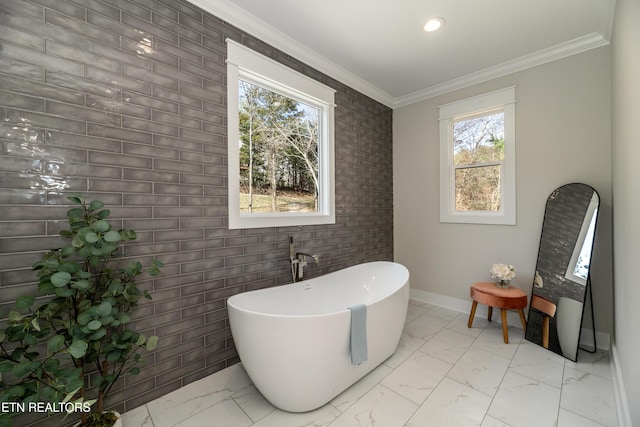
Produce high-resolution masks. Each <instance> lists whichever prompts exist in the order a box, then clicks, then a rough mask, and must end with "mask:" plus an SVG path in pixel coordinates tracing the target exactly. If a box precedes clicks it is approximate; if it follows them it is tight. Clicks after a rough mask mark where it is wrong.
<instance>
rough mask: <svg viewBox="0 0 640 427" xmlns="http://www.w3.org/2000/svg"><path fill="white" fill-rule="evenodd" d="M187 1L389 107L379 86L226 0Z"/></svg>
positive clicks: (389, 98)
mask: <svg viewBox="0 0 640 427" xmlns="http://www.w3.org/2000/svg"><path fill="white" fill-rule="evenodd" d="M188 1H189V3H191V4H194V5H196V6H198V7H200V8H201V9H203V10H206V11H207V12H209V13H211V14H212V15H214V16H217V17H218V18H220V19H223V20H225V21H227V22H229V23H230V24H231V25H234V26H236V27H238V28H239V29H241V30H243V31H246V32H247V33H249V34H251V35H252V36H254V37H257V38H258V39H260V40H262V41H263V42H265V43H268V44H270V45H272V46H273V47H275V48H277V49H279V50H281V51H283V52H285V53H286V54H288V55H291V56H292V57H294V58H296V59H297V60H299V61H302V62H304V63H305V64H307V65H308V66H310V67H313V68H315V69H316V70H318V71H320V72H322V73H324V74H327V75H328V76H330V77H332V78H334V79H336V80H338V81H340V82H341V83H343V84H345V85H347V86H349V87H351V88H352V89H355V90H357V91H359V92H362V93H363V94H365V95H367V96H369V97H371V98H373V99H374V100H376V101H378V102H380V103H381V104H384V105H386V106H387V107H390V108H392V107H393V105H394V101H395V100H394V98H393V97H392V96H391V95H389V94H388V93H387V92H385V91H383V90H382V89H380V88H378V87H376V86H374V85H372V84H371V83H369V82H367V81H366V80H363V79H362V78H360V77H358V76H357V75H355V74H353V73H351V72H349V71H347V70H345V69H344V68H342V67H340V66H339V65H337V64H335V63H334V62H332V61H330V60H328V59H327V58H325V57H324V56H322V55H320V54H319V53H316V52H314V51H313V50H311V49H309V48H308V47H307V46H305V45H303V44H302V43H299V42H298V41H296V40H295V39H293V38H291V37H289V36H288V35H286V34H284V33H283V32H282V31H279V30H278V29H276V28H274V27H273V26H271V25H269V24H267V23H266V22H264V21H262V20H261V19H259V18H257V17H256V16H255V15H252V14H251V13H249V12H247V11H246V10H245V9H242V8H241V7H239V6H237V5H236V4H234V3H232V2H231V1H229V0H188Z"/></svg>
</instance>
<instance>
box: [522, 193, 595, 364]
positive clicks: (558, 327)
mask: <svg viewBox="0 0 640 427" xmlns="http://www.w3.org/2000/svg"><path fill="white" fill-rule="evenodd" d="M599 205H600V197H599V196H598V193H597V192H596V191H595V190H594V189H593V188H592V187H590V186H588V185H586V184H567V185H564V186H562V187H560V188H558V189H556V190H555V191H553V192H552V193H551V195H550V196H549V198H548V199H547V203H546V207H545V215H544V222H543V224H542V235H541V237H540V247H539V250H538V260H537V263H536V272H535V278H534V282H533V290H532V293H531V304H530V307H529V317H528V321H527V330H526V333H525V338H526V339H527V340H529V341H532V342H534V343H537V344H540V345H542V346H543V347H545V348H548V349H549V350H551V351H554V352H556V353H558V354H561V355H563V356H564V357H567V358H568V359H571V360H574V361H575V360H576V359H577V353H578V346H579V341H580V329H581V325H582V315H583V311H584V303H585V298H586V294H587V290H588V287H589V286H590V266H591V254H592V252H593V242H594V237H595V230H596V224H597V218H598V208H599Z"/></svg>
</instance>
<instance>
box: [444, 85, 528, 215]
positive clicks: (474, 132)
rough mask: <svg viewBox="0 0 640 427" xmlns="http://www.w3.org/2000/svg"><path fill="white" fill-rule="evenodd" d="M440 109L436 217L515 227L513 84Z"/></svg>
mask: <svg viewBox="0 0 640 427" xmlns="http://www.w3.org/2000/svg"><path fill="white" fill-rule="evenodd" d="M439 110H440V113H439V121H440V221H441V222H458V223H478V224H509V225H514V224H515V223H516V182H515V179H516V174H515V150H516V140H515V87H509V88H506V89H502V90H498V91H495V92H490V93H487V94H484V95H480V96H476V97H473V98H468V99H464V100H462V101H457V102H453V103H450V104H446V105H441V106H440V107H439Z"/></svg>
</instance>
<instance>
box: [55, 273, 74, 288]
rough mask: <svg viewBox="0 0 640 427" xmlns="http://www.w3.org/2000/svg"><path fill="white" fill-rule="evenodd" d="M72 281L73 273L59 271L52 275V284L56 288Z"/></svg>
mask: <svg viewBox="0 0 640 427" xmlns="http://www.w3.org/2000/svg"><path fill="white" fill-rule="evenodd" d="M70 281H71V274H69V273H67V272H66V271H58V272H57V273H53V274H52V275H51V284H53V286H55V287H56V288H61V287H63V286H66V285H67V284H68V283H69V282H70Z"/></svg>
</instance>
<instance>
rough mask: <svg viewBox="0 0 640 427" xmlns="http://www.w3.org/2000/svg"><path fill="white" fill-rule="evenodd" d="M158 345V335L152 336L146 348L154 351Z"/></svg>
mask: <svg viewBox="0 0 640 427" xmlns="http://www.w3.org/2000/svg"><path fill="white" fill-rule="evenodd" d="M157 346H158V337H157V336H155V335H153V336H150V337H149V339H148V340H147V345H146V349H147V350H148V351H153V350H154V349H155V348H156V347H157Z"/></svg>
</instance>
